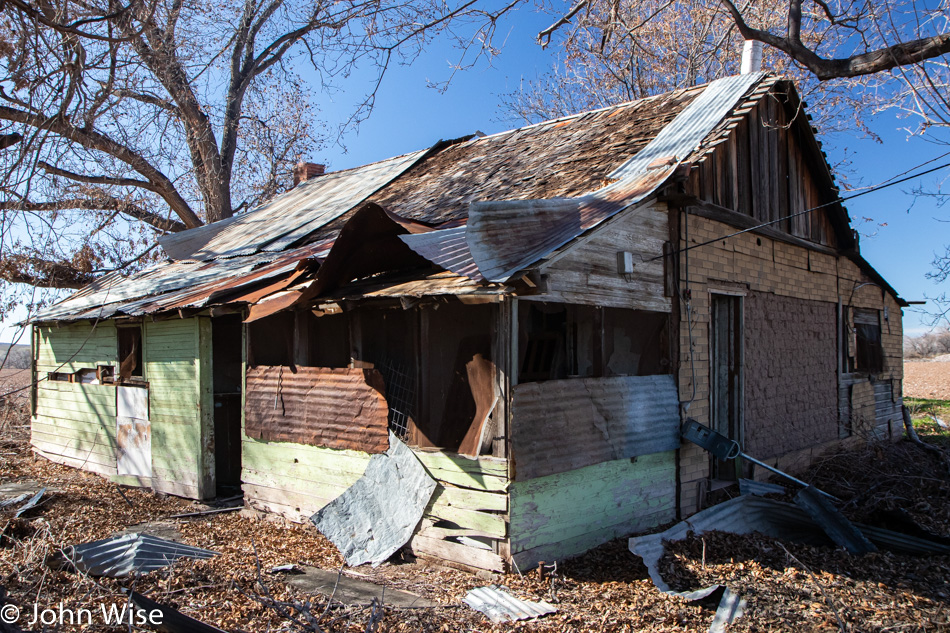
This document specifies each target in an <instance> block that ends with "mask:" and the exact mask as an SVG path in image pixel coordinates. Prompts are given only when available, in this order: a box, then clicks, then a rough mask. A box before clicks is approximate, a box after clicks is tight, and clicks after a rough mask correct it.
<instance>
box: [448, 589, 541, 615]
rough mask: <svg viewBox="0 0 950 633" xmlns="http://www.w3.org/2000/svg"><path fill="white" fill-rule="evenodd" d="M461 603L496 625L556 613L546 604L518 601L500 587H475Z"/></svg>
mask: <svg viewBox="0 0 950 633" xmlns="http://www.w3.org/2000/svg"><path fill="white" fill-rule="evenodd" d="M462 602H464V603H465V604H467V605H468V606H470V607H472V608H473V609H475V610H476V611H479V612H481V613H484V614H485V615H487V616H488V618H489V619H490V620H491V621H492V622H494V623H496V624H498V623H501V622H511V621H517V620H531V619H533V618H539V617H541V616H543V615H547V614H549V613H556V612H557V609H556V608H555V607H554V606H553V605H550V604H548V603H547V602H529V601H527V600H519V599H518V598H515V597H514V596H513V595H511V594H510V593H508V592H507V591H503V590H502V589H501V588H500V587H498V586H496V585H492V586H490V587H476V588H475V589H470V590H469V592H468V593H467V594H465V598H463V599H462Z"/></svg>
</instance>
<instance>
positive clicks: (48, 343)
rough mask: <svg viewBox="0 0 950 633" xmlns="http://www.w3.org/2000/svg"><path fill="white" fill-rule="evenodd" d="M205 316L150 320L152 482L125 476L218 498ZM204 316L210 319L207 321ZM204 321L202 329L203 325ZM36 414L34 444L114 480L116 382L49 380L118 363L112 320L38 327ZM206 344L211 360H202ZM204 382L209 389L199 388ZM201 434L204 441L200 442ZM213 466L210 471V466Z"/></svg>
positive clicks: (146, 350)
mask: <svg viewBox="0 0 950 633" xmlns="http://www.w3.org/2000/svg"><path fill="white" fill-rule="evenodd" d="M201 321H202V319H199V318H191V319H181V320H171V321H158V322H146V323H145V324H144V326H143V328H144V329H143V334H144V337H143V349H142V357H143V361H144V364H145V368H144V374H145V375H144V378H145V379H146V380H147V381H148V382H149V418H150V420H151V433H152V475H153V476H152V479H151V480H148V481H140V480H138V478H129V477H123V478H121V479H119V480H120V481H122V482H123V483H129V484H138V485H146V486H148V485H151V486H152V487H153V488H155V489H156V490H160V491H163V492H169V493H172V494H176V495H181V496H186V497H193V498H205V497H208V496H213V495H214V481H213V477H211V476H210V475H207V474H202V473H208V472H213V467H214V462H213V460H212V461H210V464H209V460H208V458H207V455H208V453H209V452H210V450H211V448H212V445H211V438H210V436H209V435H208V433H207V432H205V433H202V429H203V428H204V429H208V428H209V427H211V428H213V426H212V425H211V423H210V422H209V420H211V415H212V403H211V395H210V394H211V391H210V381H211V371H210V367H211V356H210V350H211V343H210V325H208V324H202V323H201ZM204 321H207V319H204ZM202 325H204V327H202ZM36 345H37V347H36V372H37V376H38V378H39V379H40V382H39V383H38V384H37V388H36V415H35V416H34V417H33V423H32V442H33V446H34V447H35V448H36V449H37V450H38V451H39V452H40V453H41V454H43V455H45V456H46V457H48V458H50V459H52V460H53V461H57V462H59V463H63V464H67V465H69V466H74V467H77V468H82V469H84V470H89V471H92V472H96V473H100V474H102V475H106V476H110V477H116V476H117V475H116V462H115V455H116V437H115V435H116V420H115V416H116V392H115V387H114V386H112V385H89V384H79V383H69V382H56V381H53V382H51V381H47V380H46V379H45V378H46V375H47V373H48V372H54V371H59V372H67V373H73V372H75V371H77V370H80V369H94V368H95V367H96V366H97V365H112V366H115V365H116V364H117V363H118V358H117V357H118V349H117V341H116V329H115V325H114V322H112V321H100V322H99V323H98V324H97V325H96V326H95V327H93V325H92V324H91V323H82V324H69V325H62V326H60V327H48V326H41V327H37V336H36ZM202 345H206V347H207V358H206V359H204V360H203V361H200V362H199V361H198V359H197V355H198V353H199V349H201V347H202ZM205 383H207V385H206V388H205V390H204V392H202V385H203V384H205ZM203 439H204V441H202V440H203ZM209 469H210V470H209Z"/></svg>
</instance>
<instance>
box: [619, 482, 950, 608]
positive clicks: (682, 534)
mask: <svg viewBox="0 0 950 633" xmlns="http://www.w3.org/2000/svg"><path fill="white" fill-rule="evenodd" d="M855 525H856V527H857V528H859V529H860V530H861V531H862V532H863V533H864V535H865V536H866V537H867V538H868V539H869V540H870V541H871V542H872V543H874V544H875V545H877V546H878V547H880V548H883V549H887V550H890V551H894V552H898V553H903V554H913V555H919V556H925V555H929V554H941V555H947V554H950V546H948V545H944V544H942V543H936V542H933V541H928V540H926V539H922V538H919V537H916V536H908V535H906V534H898V533H896V532H892V531H890V530H885V529H883V528H876V527H870V526H865V525H861V524H855ZM709 531H716V532H728V533H731V534H751V533H753V532H758V533H760V534H764V535H765V536H769V537H772V538H775V539H780V540H785V541H793V542H798V543H805V544H808V545H834V543H833V542H832V541H831V539H829V538H828V536H827V535H826V534H825V533H824V531H823V530H822V528H821V527H820V526H819V525H818V524H817V523H815V521H813V520H812V518H811V517H809V516H808V514H807V513H806V512H805V511H804V510H802V509H801V508H799V507H797V506H795V505H792V504H790V503H785V502H782V501H776V500H774V499H768V498H765V497H757V496H753V495H743V496H740V497H736V498H735V499H730V500H729V501H725V502H723V503H720V504H718V505H715V506H713V507H711V508H707V509H705V510H703V511H702V512H698V513H696V514H694V515H693V516H691V517H689V518H688V519H686V520H685V521H681V522H680V523H677V524H676V525H674V526H673V527H671V528H669V529H667V530H665V531H663V532H658V533H656V534H648V535H646V536H635V537H633V538H631V539H630V540H629V547H630V551H631V552H633V553H634V554H636V555H637V556H639V557H640V558H642V559H643V563H644V564H645V565H646V567H647V571H648V572H649V574H650V578H651V579H652V580H653V584H655V585H656V587H657V588H658V589H659V590H661V591H664V592H667V593H669V592H671V591H672V589H671V588H670V586H669V585H668V584H667V583H666V581H665V580H663V576H662V575H661V574H660V569H659V562H660V559H661V558H662V557H663V554H664V552H665V546H664V542H670V541H680V540H683V539H684V538H686V536H687V533H689V532H693V533H695V534H702V533H704V532H709Z"/></svg>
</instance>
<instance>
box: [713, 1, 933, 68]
mask: <svg viewBox="0 0 950 633" xmlns="http://www.w3.org/2000/svg"><path fill="white" fill-rule="evenodd" d="M721 2H722V4H723V6H725V7H726V10H727V11H728V12H729V14H730V15H731V16H732V20H733V22H735V24H736V27H737V28H738V29H739V33H740V34H742V37H744V38H745V39H747V40H758V41H760V42H763V43H764V44H768V45H769V46H771V47H773V48H776V49H778V50H780V51H782V52H783V53H785V54H786V55H788V56H789V57H790V58H792V59H793V60H795V61H796V62H798V63H799V64H801V65H802V66H804V67H805V68H807V69H808V70H810V71H811V72H812V73H813V74H814V75H815V77H817V78H818V79H820V80H821V81H828V80H829V79H839V78H843V77H861V76H863V75H872V74H874V73H879V72H882V71H885V70H891V69H893V68H897V67H899V66H906V65H909V64H916V63H919V62H922V61H925V60H928V59H933V58H935V57H940V56H942V55H946V54H947V53H950V34H943V35H934V36H932V37H925V38H921V39H917V40H911V41H909V42H900V43H898V44H894V45H893V46H886V47H884V48H879V49H877V50H873V51H868V52H867V53H861V54H859V55H852V56H851V57H842V58H833V59H827V58H824V57H821V56H820V55H818V54H817V53H815V52H814V51H813V50H811V49H810V48H808V47H807V46H805V45H804V44H803V43H802V41H801V39H800V37H799V35H800V29H801V16H800V15H799V16H798V26H797V27H795V25H794V23H795V16H794V15H793V12H794V8H795V6H796V4H797V2H792V3H791V5H790V9H789V34H788V35H787V36H786V37H779V36H777V35H774V34H772V33H770V32H768V31H764V30H761V29H756V28H753V27H751V26H749V25H748V23H746V21H745V19H744V18H743V16H742V12H741V11H740V10H739V9H738V8H737V7H736V5H735V4H734V3H733V2H732V1H731V0H721ZM799 9H800V7H799Z"/></svg>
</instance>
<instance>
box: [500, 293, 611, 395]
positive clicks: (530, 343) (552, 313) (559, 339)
mask: <svg viewBox="0 0 950 633" xmlns="http://www.w3.org/2000/svg"><path fill="white" fill-rule="evenodd" d="M600 316H601V315H600V312H599V309H598V308H594V307H592V306H577V305H567V304H562V303H536V302H530V303H529V302H525V303H523V304H521V308H520V310H519V322H518V331H519V333H520V341H519V358H520V359H521V367H520V373H519V380H520V381H521V382H537V381H542V380H557V379H559V378H568V377H585V376H596V375H600V374H599V373H598V371H597V367H598V366H599V365H600V363H599V362H597V360H598V351H599V350H601V349H602V347H601V341H600V338H599V333H600V331H601V329H602V328H601V325H600Z"/></svg>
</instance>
